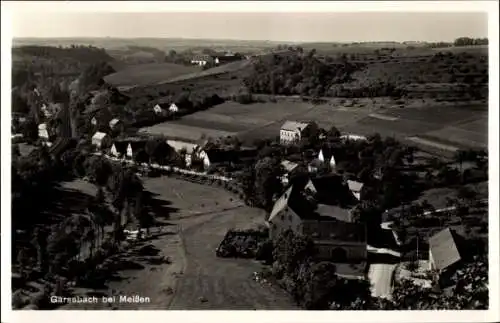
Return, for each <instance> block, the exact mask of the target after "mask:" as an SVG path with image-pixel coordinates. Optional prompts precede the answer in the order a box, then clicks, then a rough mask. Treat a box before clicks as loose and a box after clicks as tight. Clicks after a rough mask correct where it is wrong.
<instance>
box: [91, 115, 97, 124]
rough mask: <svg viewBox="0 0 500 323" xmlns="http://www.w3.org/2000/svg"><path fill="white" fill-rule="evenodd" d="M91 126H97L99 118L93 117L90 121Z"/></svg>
mask: <svg viewBox="0 0 500 323" xmlns="http://www.w3.org/2000/svg"><path fill="white" fill-rule="evenodd" d="M90 124H91V125H93V126H97V118H96V117H92V119H90Z"/></svg>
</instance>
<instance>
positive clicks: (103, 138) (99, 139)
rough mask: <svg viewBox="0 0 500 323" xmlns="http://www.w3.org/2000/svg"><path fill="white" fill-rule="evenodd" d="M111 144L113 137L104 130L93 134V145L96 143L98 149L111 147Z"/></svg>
mask: <svg viewBox="0 0 500 323" xmlns="http://www.w3.org/2000/svg"><path fill="white" fill-rule="evenodd" d="M110 144H111V138H110V137H109V136H108V134H106V133H104V132H99V131H98V132H96V133H95V134H94V135H93V136H92V145H94V146H95V147H96V148H97V149H104V148H106V147H109V146H110Z"/></svg>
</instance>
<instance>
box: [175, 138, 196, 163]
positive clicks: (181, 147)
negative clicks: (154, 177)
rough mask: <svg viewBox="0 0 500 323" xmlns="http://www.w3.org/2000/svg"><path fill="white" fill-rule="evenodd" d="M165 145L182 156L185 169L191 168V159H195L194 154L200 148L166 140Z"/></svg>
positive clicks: (192, 144)
mask: <svg viewBox="0 0 500 323" xmlns="http://www.w3.org/2000/svg"><path fill="white" fill-rule="evenodd" d="M167 144H168V145H169V146H170V147H172V148H173V150H174V151H175V152H176V153H177V154H179V155H184V162H185V164H186V167H188V168H189V167H191V164H192V162H193V157H194V158H196V153H197V152H198V151H199V148H200V147H199V146H198V145H197V144H194V143H191V142H185V141H180V140H167Z"/></svg>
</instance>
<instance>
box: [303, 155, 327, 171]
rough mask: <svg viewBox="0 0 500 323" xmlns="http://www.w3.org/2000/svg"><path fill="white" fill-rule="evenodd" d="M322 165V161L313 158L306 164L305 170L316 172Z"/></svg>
mask: <svg viewBox="0 0 500 323" xmlns="http://www.w3.org/2000/svg"><path fill="white" fill-rule="evenodd" d="M323 166H324V163H323V162H322V161H321V160H319V159H318V158H315V159H313V160H312V161H311V162H310V163H309V164H308V165H307V171H308V172H309V173H317V172H318V171H319V170H320V168H321V167H323Z"/></svg>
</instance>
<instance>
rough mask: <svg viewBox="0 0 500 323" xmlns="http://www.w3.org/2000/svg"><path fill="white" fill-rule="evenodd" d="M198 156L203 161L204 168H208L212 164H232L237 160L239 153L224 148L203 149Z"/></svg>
mask: <svg viewBox="0 0 500 323" xmlns="http://www.w3.org/2000/svg"><path fill="white" fill-rule="evenodd" d="M198 158H199V159H200V160H202V161H203V168H204V169H208V168H210V167H211V166H219V165H221V164H230V163H234V162H236V161H237V155H236V153H235V151H233V150H224V149H208V150H205V149H204V150H201V151H200V152H199V153H198Z"/></svg>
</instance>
